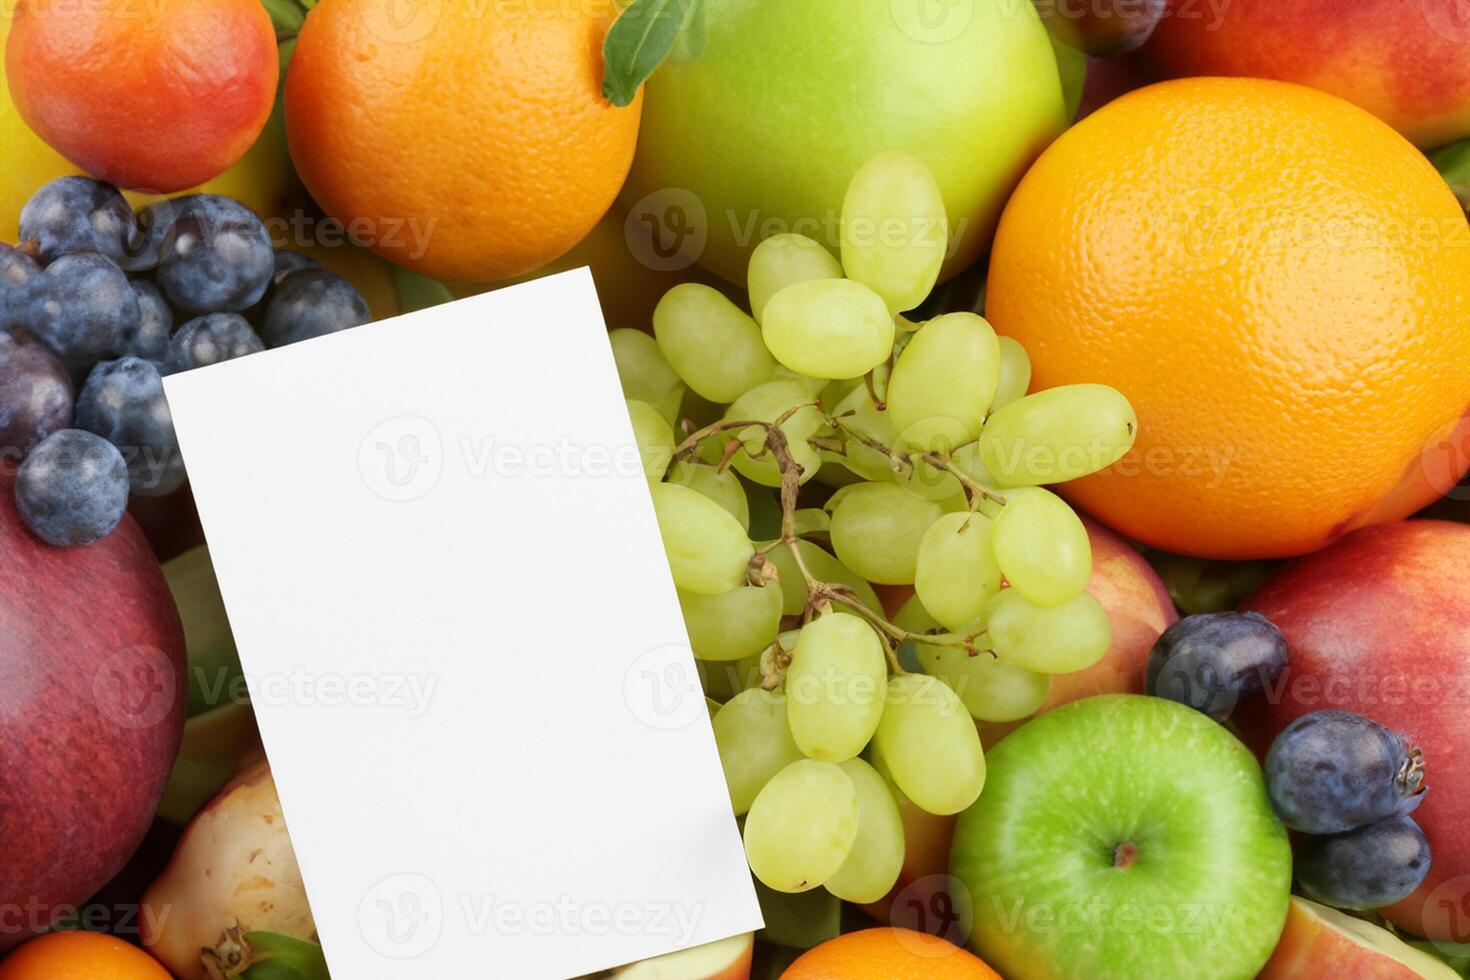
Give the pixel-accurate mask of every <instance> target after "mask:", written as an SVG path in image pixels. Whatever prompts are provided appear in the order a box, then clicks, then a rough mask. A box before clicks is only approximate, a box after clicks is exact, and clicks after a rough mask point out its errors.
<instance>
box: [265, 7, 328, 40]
mask: <svg viewBox="0 0 1470 980" xmlns="http://www.w3.org/2000/svg"><path fill="white" fill-rule="evenodd" d="M260 5H261V6H262V7H264V8H265V12H266V13H268V14H270V15H271V25H272V26H274V27H275V29H276V40H277V41H282V40H285V39H286V38H288V37H295V36H296V35H297V34H299V33H300V32H301V25H302V24H304V23H306V12H307V11H308V10H310V9H311V8H312V7H314V6H316V3H315V0H311V2H310V3H308V2H306V0H260Z"/></svg>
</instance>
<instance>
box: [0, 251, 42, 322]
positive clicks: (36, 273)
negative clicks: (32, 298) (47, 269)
mask: <svg viewBox="0 0 1470 980" xmlns="http://www.w3.org/2000/svg"><path fill="white" fill-rule="evenodd" d="M40 276H41V264H40V263H39V262H37V261H36V260H35V259H33V258H31V257H30V256H29V255H27V254H26V253H24V252H22V251H21V250H20V249H18V248H16V247H15V246H14V245H6V244H4V243H3V242H0V330H4V329H6V328H8V327H12V326H19V325H20V321H19V317H20V315H21V313H22V312H23V311H22V306H21V304H22V303H23V301H24V300H25V298H26V296H27V294H28V291H29V290H30V288H31V284H32V283H33V282H34V281H35V280H36V279H38V278H40Z"/></svg>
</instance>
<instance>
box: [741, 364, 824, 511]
mask: <svg viewBox="0 0 1470 980" xmlns="http://www.w3.org/2000/svg"><path fill="white" fill-rule="evenodd" d="M815 400H816V396H815V395H813V394H812V393H811V392H809V391H807V390H806V389H804V388H803V387H802V386H801V384H800V383H798V382H795V381H767V382H766V383H765V384H762V385H757V386H756V387H754V388H752V389H750V390H749V391H747V392H745V393H744V394H742V395H741V396H740V397H739V398H737V399H735V401H734V403H733V404H731V405H730V407H729V408H728V409H726V410H725V421H727V422H744V421H751V422H770V423H773V424H774V423H775V422H776V421H777V420H778V419H781V418H783V417H784V418H785V421H783V422H781V424H780V428H781V432H782V433H783V434H784V435H785V436H786V446H787V448H788V449H789V450H790V451H791V458H792V459H794V460H795V461H796V463H797V465H798V466H800V467H801V481H802V482H803V483H805V482H807V481H808V480H810V479H811V478H812V477H814V476H816V475H817V470H818V469H820V468H821V465H822V460H821V457H820V456H819V455H818V453H817V450H815V449H813V448H812V447H811V446H810V445H808V444H807V440H808V439H810V438H811V437H812V436H814V435H816V434H817V430H819V429H820V428H822V426H823V425H824V424H825V423H826V418H825V416H823V415H822V411H821V409H819V408H817V407H816V405H815V404H812V403H813V402H815ZM798 406H799V407H798ZM732 438H738V439H739V440H740V443H741V446H742V447H743V448H742V449H741V450H740V451H739V452H737V453H736V454H735V456H734V458H733V459H732V460H731V461H730V465H732V466H734V467H735V469H736V470H738V471H739V472H740V475H741V476H743V477H745V478H746V479H748V480H754V481H755V482H756V483H759V484H761V485H762V486H767V487H779V486H780V485H781V467H780V464H778V463H777V462H776V458H775V456H774V455H772V453H771V452H770V450H769V449H768V448H767V446H766V430H765V429H764V428H762V427H761V426H751V427H749V428H746V429H741V430H740V431H739V432H737V433H733V434H732Z"/></svg>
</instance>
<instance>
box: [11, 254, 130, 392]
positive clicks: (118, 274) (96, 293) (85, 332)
mask: <svg viewBox="0 0 1470 980" xmlns="http://www.w3.org/2000/svg"><path fill="white" fill-rule="evenodd" d="M141 317H142V313H141V311H140V310H139V309H138V297H137V295H136V294H135V293H134V292H133V287H132V286H131V285H129V283H128V277H127V275H126V274H125V273H124V272H123V271H122V269H120V268H118V266H117V263H115V262H113V261H112V260H111V259H109V258H107V257H106V256H103V255H98V254H97V253H95V252H80V253H77V254H74V255H63V256H62V257H61V258H59V259H57V260H56V261H55V262H52V263H51V264H50V265H48V266H47V267H46V270H45V271H44V272H43V273H42V274H41V275H40V277H38V278H37V279H35V280H34V281H33V282H32V285H31V288H30V289H29V290H27V292H26V296H25V299H24V300H23V301H22V304H21V313H20V316H19V317H18V319H19V321H20V323H21V324H22V325H23V326H25V327H27V328H28V329H29V330H30V331H31V332H32V333H34V334H35V335H36V336H37V337H39V338H40V339H41V340H43V341H45V342H46V344H47V346H49V347H50V348H51V349H52V350H54V351H55V352H56V353H57V354H58V355H60V356H61V358H62V360H63V361H65V362H66V363H67V365H68V366H73V365H75V364H78V363H91V362H95V361H97V360H99V359H100V358H103V357H110V356H111V355H112V354H114V353H116V352H117V351H118V349H119V348H120V347H121V346H122V342H123V338H124V337H127V336H129V335H131V334H134V333H136V332H137V330H138V326H139V323H140V320H141Z"/></svg>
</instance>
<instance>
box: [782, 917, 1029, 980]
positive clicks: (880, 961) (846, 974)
mask: <svg viewBox="0 0 1470 980" xmlns="http://www.w3.org/2000/svg"><path fill="white" fill-rule="evenodd" d="M869 978H871V980H1000V974H999V973H996V972H995V971H994V970H992V969H991V968H990V967H988V966H986V965H985V963H984V962H983V961H982V960H980V959H979V958H978V957H976V956H975V955H974V954H972V953H969V952H967V951H965V950H963V949H961V948H960V947H958V946H956V945H955V944H954V943H952V942H950V941H949V940H947V939H940V938H939V937H937V936H931V935H929V934H928V933H924V932H915V931H914V930H912V929H897V928H891V927H884V928H880V929H864V930H862V931H861V932H849V933H847V934H846V935H843V936H838V937H837V938H836V939H829V940H827V941H826V942H824V943H822V944H821V945H819V946H813V947H812V948H811V949H809V950H807V951H806V952H805V953H803V954H801V956H800V957H798V958H797V960H796V962H794V963H792V964H791V966H789V967H787V968H786V972H785V973H783V974H781V980H869Z"/></svg>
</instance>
